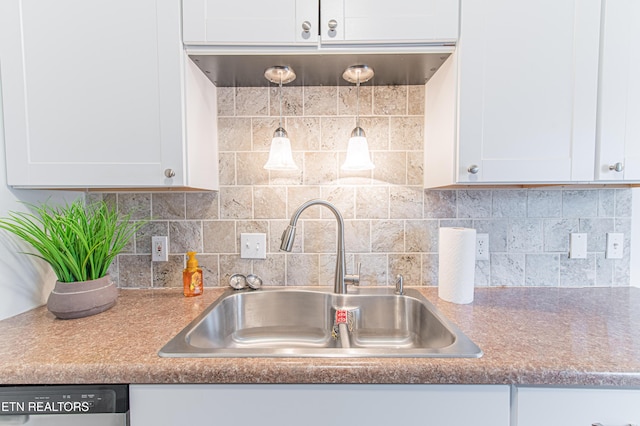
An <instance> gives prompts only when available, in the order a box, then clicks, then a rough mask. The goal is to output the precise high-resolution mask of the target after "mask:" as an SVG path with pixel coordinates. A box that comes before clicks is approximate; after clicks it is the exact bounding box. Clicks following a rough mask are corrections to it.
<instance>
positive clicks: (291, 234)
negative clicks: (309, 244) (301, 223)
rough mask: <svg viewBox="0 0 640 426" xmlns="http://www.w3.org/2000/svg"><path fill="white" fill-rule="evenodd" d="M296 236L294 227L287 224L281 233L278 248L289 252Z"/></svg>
mask: <svg viewBox="0 0 640 426" xmlns="http://www.w3.org/2000/svg"><path fill="white" fill-rule="evenodd" d="M295 237H296V227H295V226H292V225H289V226H287V229H285V230H284V232H283V233H282V242H281V243H280V250H282V251H287V252H290V251H291V250H292V249H293V240H294V239H295Z"/></svg>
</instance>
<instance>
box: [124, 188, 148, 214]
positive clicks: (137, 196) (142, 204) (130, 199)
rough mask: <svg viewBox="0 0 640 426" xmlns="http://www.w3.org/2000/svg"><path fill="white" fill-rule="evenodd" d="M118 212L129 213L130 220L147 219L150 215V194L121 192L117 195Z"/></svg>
mask: <svg viewBox="0 0 640 426" xmlns="http://www.w3.org/2000/svg"><path fill="white" fill-rule="evenodd" d="M117 203H118V213H119V214H120V215H130V219H131V220H136V219H149V218H150V217H151V194H149V193H139V192H134V193H121V194H118V196H117Z"/></svg>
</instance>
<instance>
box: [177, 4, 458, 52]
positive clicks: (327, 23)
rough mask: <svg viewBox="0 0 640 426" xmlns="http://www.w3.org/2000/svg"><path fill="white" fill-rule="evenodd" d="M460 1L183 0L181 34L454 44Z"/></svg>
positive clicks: (268, 41) (229, 40)
mask: <svg viewBox="0 0 640 426" xmlns="http://www.w3.org/2000/svg"><path fill="white" fill-rule="evenodd" d="M458 5H459V1H458V0H421V1H415V0H396V1H393V2H390V1H387V0H375V1H372V0H322V2H321V3H320V2H319V1H318V0H272V1H269V2H265V1H261V0H237V1H220V0H183V6H182V7H183V19H184V28H183V35H184V42H185V43H186V44H191V45H199V44H200V45H202V44H213V45H227V44H231V45H251V46H255V45H287V44H293V45H304V44H317V43H318V41H319V40H321V42H322V43H323V44H324V43H327V44H332V43H337V44H344V43H425V42H426V43H428V42H455V41H456V40H457V38H458ZM318 35H320V37H318Z"/></svg>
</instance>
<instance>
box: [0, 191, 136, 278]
mask: <svg viewBox="0 0 640 426" xmlns="http://www.w3.org/2000/svg"><path fill="white" fill-rule="evenodd" d="M25 205H26V206H27V207H29V209H30V210H31V211H32V213H28V212H15V211H12V212H9V216H8V217H7V218H0V228H2V229H5V230H7V231H8V232H10V233H12V234H14V235H16V236H17V237H19V238H20V239H22V240H24V241H25V242H27V243H29V244H30V245H31V246H33V248H35V250H36V251H37V253H25V254H29V255H32V256H36V257H39V258H41V259H43V260H44V261H45V262H47V263H48V264H49V265H51V267H52V268H53V270H54V272H55V274H56V276H57V278H58V281H60V282H64V283H72V282H77V281H88V280H95V279H98V278H102V277H103V276H105V275H106V274H107V272H108V269H109V266H110V265H111V263H112V262H113V260H114V259H115V257H116V256H117V255H118V254H119V253H120V252H121V251H122V250H123V248H124V247H125V245H126V244H127V243H128V242H129V240H130V239H131V237H133V235H134V234H135V233H136V231H137V230H138V229H140V227H141V226H142V225H144V224H145V223H147V220H140V221H131V213H128V214H124V215H121V214H119V213H118V211H117V210H116V209H115V208H112V207H110V206H109V204H107V203H106V202H105V201H98V202H94V203H91V204H88V205H85V203H84V201H83V200H81V199H79V200H76V201H74V202H73V203H71V204H66V205H65V206H61V207H58V206H52V205H49V204H47V203H44V204H42V205H34V204H28V203H25Z"/></svg>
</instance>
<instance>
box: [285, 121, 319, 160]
mask: <svg viewBox="0 0 640 426" xmlns="http://www.w3.org/2000/svg"><path fill="white" fill-rule="evenodd" d="M286 124H287V127H286V130H287V133H289V139H290V140H291V150H292V151H294V152H295V151H317V150H319V149H320V118H319V117H293V118H291V117H289V118H287V119H286Z"/></svg>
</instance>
